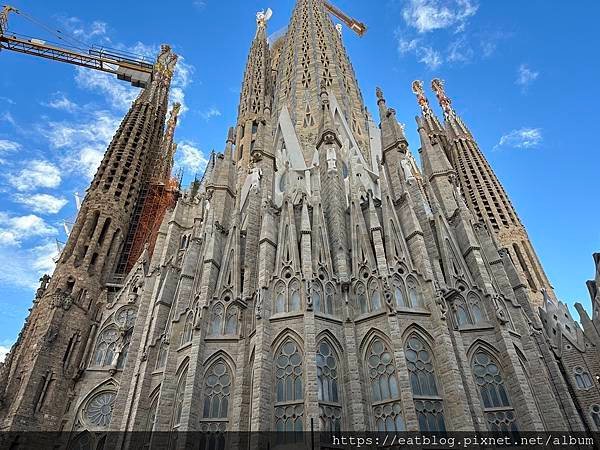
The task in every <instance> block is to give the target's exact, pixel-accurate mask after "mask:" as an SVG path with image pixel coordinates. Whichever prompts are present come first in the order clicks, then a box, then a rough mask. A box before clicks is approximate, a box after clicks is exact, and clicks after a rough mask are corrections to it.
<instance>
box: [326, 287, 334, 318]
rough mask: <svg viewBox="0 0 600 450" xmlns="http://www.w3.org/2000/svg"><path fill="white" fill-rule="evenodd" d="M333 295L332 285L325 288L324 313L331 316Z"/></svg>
mask: <svg viewBox="0 0 600 450" xmlns="http://www.w3.org/2000/svg"><path fill="white" fill-rule="evenodd" d="M334 295H335V288H334V287H333V285H332V284H327V285H326V286H325V304H324V305H325V313H326V314H333V298H334Z"/></svg>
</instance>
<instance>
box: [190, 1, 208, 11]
mask: <svg viewBox="0 0 600 450" xmlns="http://www.w3.org/2000/svg"><path fill="white" fill-rule="evenodd" d="M192 5H194V7H196V8H198V9H204V8H205V7H206V1H205V0H194V1H193V2H192Z"/></svg>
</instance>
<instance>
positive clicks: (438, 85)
mask: <svg viewBox="0 0 600 450" xmlns="http://www.w3.org/2000/svg"><path fill="white" fill-rule="evenodd" d="M431 89H433V92H435V95H436V97H437V98H438V101H439V103H440V106H441V107H442V109H443V110H444V116H446V117H449V116H451V115H454V110H453V109H452V100H450V99H449V98H448V96H447V95H446V91H445V90H444V81H443V80H440V79H439V78H434V79H433V80H431Z"/></svg>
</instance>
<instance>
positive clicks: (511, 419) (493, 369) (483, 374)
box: [471, 350, 518, 431]
mask: <svg viewBox="0 0 600 450" xmlns="http://www.w3.org/2000/svg"><path fill="white" fill-rule="evenodd" d="M471 366H472V370H473V376H474V377H475V382H476V384H477V387H478V389H479V397H480V400H481V406H482V408H483V411H484V413H485V418H486V422H487V427H488V429H489V430H490V431H518V428H517V422H516V417H515V411H514V409H513V407H512V406H511V403H510V399H509V398H508V392H507V390H506V387H505V385H504V377H503V376H502V371H501V369H500V366H499V365H498V362H497V361H496V360H495V359H493V358H492V357H491V356H490V355H489V354H488V353H487V352H485V351H483V350H478V351H477V352H476V353H475V355H474V356H473V361H472V363H471Z"/></svg>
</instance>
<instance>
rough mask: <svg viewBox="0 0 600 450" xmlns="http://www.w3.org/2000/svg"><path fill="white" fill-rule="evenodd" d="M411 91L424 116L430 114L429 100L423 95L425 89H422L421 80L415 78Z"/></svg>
mask: <svg viewBox="0 0 600 450" xmlns="http://www.w3.org/2000/svg"><path fill="white" fill-rule="evenodd" d="M412 91H413V92H414V94H415V95H416V96H417V103H419V106H420V107H421V111H423V115H424V116H428V115H430V114H431V108H430V107H429V100H427V97H425V91H424V90H423V82H422V81H421V80H415V81H413V83H412Z"/></svg>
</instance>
